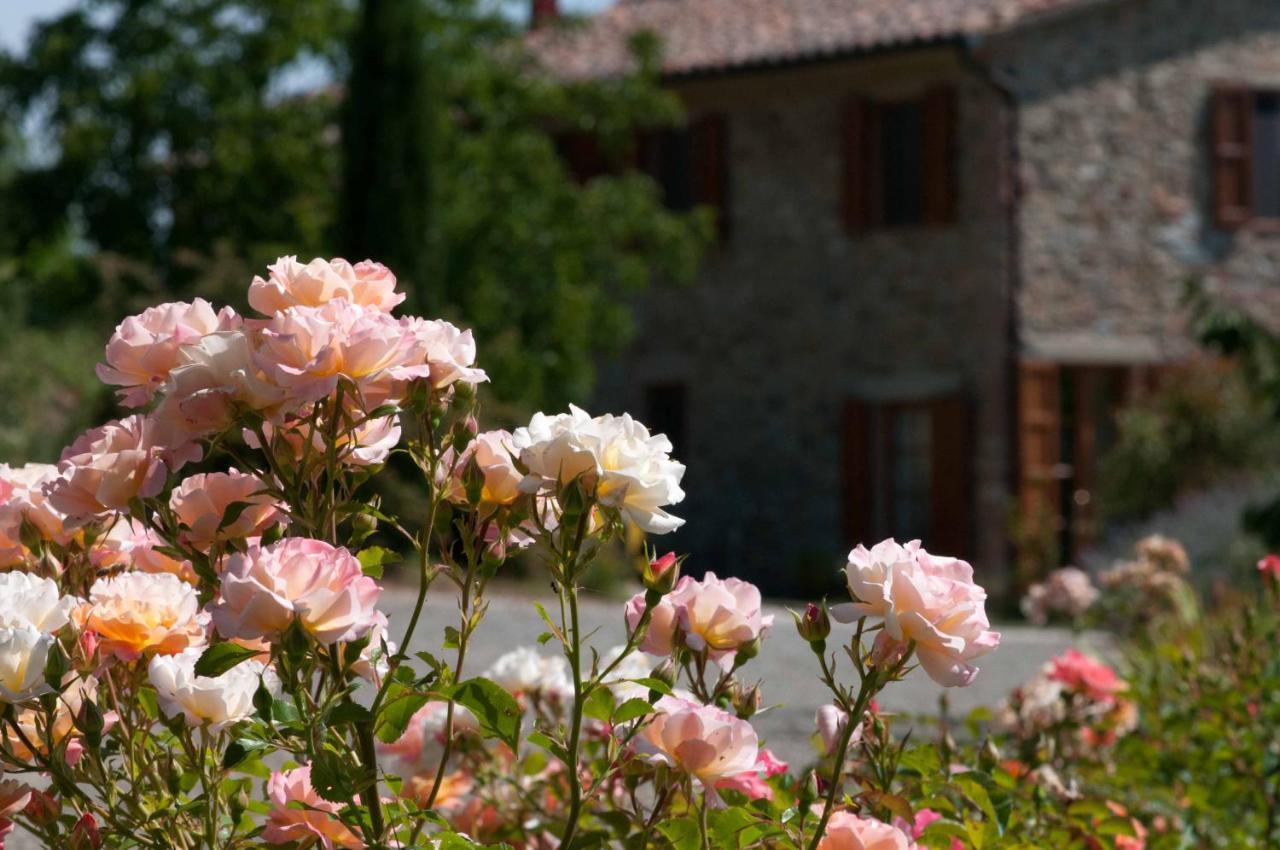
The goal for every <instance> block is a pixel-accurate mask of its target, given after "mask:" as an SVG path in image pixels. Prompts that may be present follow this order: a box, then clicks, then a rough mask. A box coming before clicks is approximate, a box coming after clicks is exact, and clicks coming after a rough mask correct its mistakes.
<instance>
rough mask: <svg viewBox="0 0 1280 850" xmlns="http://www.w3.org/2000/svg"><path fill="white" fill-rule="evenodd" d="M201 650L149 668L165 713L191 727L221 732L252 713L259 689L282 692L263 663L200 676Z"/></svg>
mask: <svg viewBox="0 0 1280 850" xmlns="http://www.w3.org/2000/svg"><path fill="white" fill-rule="evenodd" d="M203 653H204V650H203V649H202V648H199V647H196V648H192V649H186V650H183V651H182V652H180V653H178V654H176V655H157V656H156V657H154V658H152V659H151V663H150V664H149V665H148V666H147V677H148V678H149V679H150V680H151V685H152V687H154V688H155V689H156V695H157V697H158V698H159V700H160V707H161V708H163V709H164V712H165V714H168V715H170V716H176V715H179V714H181V715H182V716H183V717H184V718H185V719H186V721H187V725H188V726H208V727H209V729H210V730H211V731H213V732H221V731H222V730H223V729H226V728H227V727H228V726H232V725H234V724H236V723H238V722H240V721H241V720H244V719H246V718H247V717H249V716H250V715H252V714H253V695H254V694H255V693H257V690H258V686H259V685H261V684H264V683H265V684H266V686H267V688H268V690H274V691H278V690H279V685H280V683H279V680H278V679H276V677H275V674H274V673H273V672H272V671H271V668H269V667H267V666H266V665H264V664H263V663H262V662H260V661H255V660H253V659H250V660H248V661H242V662H240V663H239V664H237V665H236V666H235V667H232V668H231V669H230V670H228V671H227V672H225V673H223V674H222V675H221V676H197V675H196V671H195V668H196V662H197V661H199V660H200V656H201V655H202V654H203Z"/></svg>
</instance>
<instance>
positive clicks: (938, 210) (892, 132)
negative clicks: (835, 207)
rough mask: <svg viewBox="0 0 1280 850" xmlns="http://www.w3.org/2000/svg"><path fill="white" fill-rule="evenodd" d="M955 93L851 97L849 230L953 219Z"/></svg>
mask: <svg viewBox="0 0 1280 850" xmlns="http://www.w3.org/2000/svg"><path fill="white" fill-rule="evenodd" d="M954 124H955V93H954V91H953V90H952V89H950V88H938V89H932V90H930V91H929V92H926V93H925V94H924V95H922V96H920V97H917V98H912V99H908V100H896V101H871V100H867V99H864V98H856V99H853V100H850V101H848V103H846V105H845V115H844V134H843V146H844V151H843V159H844V185H843V193H842V196H843V201H842V204H843V218H844V223H845V227H846V228H847V229H848V230H850V231H855V232H856V231H861V230H866V229H869V228H875V227H896V226H902V225H921V224H947V223H949V222H952V221H954V220H955V195H956V191H955V157H956V151H955V148H956V145H955V139H954V135H955V130H954Z"/></svg>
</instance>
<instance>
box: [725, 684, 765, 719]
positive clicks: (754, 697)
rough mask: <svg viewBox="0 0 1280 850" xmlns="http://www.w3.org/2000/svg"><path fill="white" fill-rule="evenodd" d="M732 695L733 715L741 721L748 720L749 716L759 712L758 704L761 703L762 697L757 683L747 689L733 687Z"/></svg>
mask: <svg viewBox="0 0 1280 850" xmlns="http://www.w3.org/2000/svg"><path fill="white" fill-rule="evenodd" d="M732 695H733V710H734V713H735V714H737V715H738V717H739V718H741V719H742V720H750V719H751V716H752V715H753V714H755V713H756V712H757V711H759V710H760V703H761V702H762V701H763V697H762V695H761V694H760V685H759V684H758V683H757V684H755V685H752V686H751V687H749V688H743V687H742V686H741V685H735V686H734V689H733V691H732Z"/></svg>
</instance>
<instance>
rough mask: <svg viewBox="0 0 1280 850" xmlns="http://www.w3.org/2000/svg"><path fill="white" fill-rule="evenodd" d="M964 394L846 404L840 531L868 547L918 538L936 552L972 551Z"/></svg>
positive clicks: (969, 457) (969, 448)
mask: <svg viewBox="0 0 1280 850" xmlns="http://www.w3.org/2000/svg"><path fill="white" fill-rule="evenodd" d="M969 418H970V410H969V405H968V403H967V400H966V398H965V397H964V396H963V395H959V394H955V395H946V396H938V397H930V398H924V399H905V400H887V401H886V400H874V401H873V400H863V399H851V400H849V401H848V402H846V404H845V409H844V421H843V424H842V428H843V436H842V444H843V459H842V477H843V488H844V494H843V500H844V523H843V524H844V536H845V537H846V539H848V540H849V541H850V542H851V543H865V544H867V545H871V544H872V543H875V542H876V541H878V540H881V539H883V538H886V537H896V538H897V539H899V540H912V539H917V538H918V539H920V540H923V541H924V544H925V546H926V547H928V548H931V549H933V550H934V551H937V552H944V553H947V554H953V555H966V554H968V552H969V549H970V538H971V527H970V526H971V521H970V520H971V516H972V512H971V510H970V505H971V503H972V493H971V490H972V481H971V475H970V469H971V468H972V462H971V461H972V452H973V447H972V445H971V441H970V423H969Z"/></svg>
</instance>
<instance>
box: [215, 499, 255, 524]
mask: <svg viewBox="0 0 1280 850" xmlns="http://www.w3.org/2000/svg"><path fill="white" fill-rule="evenodd" d="M252 504H253V502H231V503H229V504H228V505H227V508H226V510H224V511H223V512H222V521H221V522H219V523H218V531H222V530H223V529H224V528H226V527H227V526H229V525H231V524H232V523H234V522H235V521H236V520H238V519H240V515H241V514H242V513H244V512H245V511H246V510H247V509H248V508H249V507H250V506H251V505H252Z"/></svg>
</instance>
